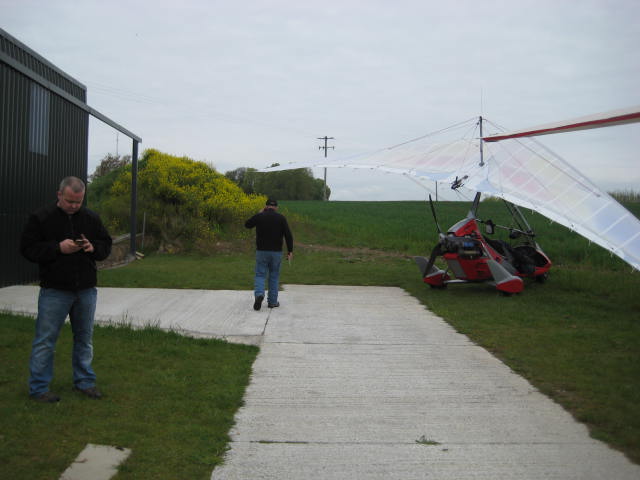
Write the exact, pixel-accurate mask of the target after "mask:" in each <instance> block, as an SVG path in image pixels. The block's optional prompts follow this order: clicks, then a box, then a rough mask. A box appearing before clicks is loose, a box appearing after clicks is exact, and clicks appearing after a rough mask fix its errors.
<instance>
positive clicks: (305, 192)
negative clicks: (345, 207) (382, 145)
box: [225, 163, 331, 200]
mask: <svg viewBox="0 0 640 480" xmlns="http://www.w3.org/2000/svg"><path fill="white" fill-rule="evenodd" d="M271 166H272V167H276V166H278V164H277V163H274V164H273V165H271ZM225 176H226V177H227V178H229V179H230V180H232V181H233V182H235V183H236V184H237V185H238V186H239V187H240V188H242V189H243V190H244V191H245V193H255V194H263V195H266V196H268V197H273V198H277V199H278V200H323V199H324V197H323V193H324V181H323V180H322V179H319V178H314V177H313V173H312V171H311V169H310V168H300V169H296V170H284V171H280V172H268V173H263V172H258V171H257V170H256V169H254V168H246V167H240V168H236V169H235V170H231V171H229V172H227V173H225ZM330 195H331V190H330V189H329V188H328V187H327V199H328V198H329V196H330Z"/></svg>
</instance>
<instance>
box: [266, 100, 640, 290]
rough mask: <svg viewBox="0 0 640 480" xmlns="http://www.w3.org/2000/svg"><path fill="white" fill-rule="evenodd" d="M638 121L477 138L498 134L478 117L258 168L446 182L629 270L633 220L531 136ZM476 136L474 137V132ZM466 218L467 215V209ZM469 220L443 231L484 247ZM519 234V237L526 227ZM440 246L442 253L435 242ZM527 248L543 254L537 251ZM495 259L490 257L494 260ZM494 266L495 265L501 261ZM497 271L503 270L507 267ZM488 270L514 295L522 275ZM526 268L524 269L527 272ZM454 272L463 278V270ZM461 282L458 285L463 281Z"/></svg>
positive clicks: (635, 233)
mask: <svg viewBox="0 0 640 480" xmlns="http://www.w3.org/2000/svg"><path fill="white" fill-rule="evenodd" d="M638 121H640V106H638V107H633V108H627V109H623V110H616V111H612V112H605V113H599V114H595V115H590V116H587V117H581V118H577V119H572V120H567V121H563V122H557V123H553V124H548V125H541V126H539V127H533V128H528V129H525V130H519V131H514V132H508V133H500V134H496V135H490V136H484V135H483V126H484V125H485V122H486V123H488V124H489V125H490V126H492V127H494V128H498V129H500V127H498V126H497V125H495V124H493V123H492V122H488V121H487V120H486V119H484V118H482V117H479V118H474V119H471V120H468V121H466V122H461V123H459V124H457V125H454V126H452V127H449V128H447V129H443V130H440V131H438V132H435V134H427V135H424V136H422V137H419V138H416V139H413V140H409V141H407V142H404V143H401V144H398V145H394V146H392V147H388V148H383V149H380V150H377V151H374V152H369V153H365V154H362V155H357V156H352V157H349V158H338V159H330V160H328V159H326V158H319V159H318V160H313V161H308V162H296V163H290V164H286V165H279V166H276V167H270V168H265V169H263V170H261V171H263V172H270V171H277V170H292V169H296V168H323V167H324V168H328V167H333V168H336V167H337V168H340V167H342V168H345V167H346V168H355V169H376V170H380V171H384V172H390V173H397V174H401V175H404V176H406V177H407V178H409V179H411V180H413V181H415V182H417V183H419V184H421V185H423V186H424V183H423V182H425V181H427V182H429V183H431V182H436V185H437V184H446V185H448V186H450V187H451V188H452V189H453V190H454V191H461V190H470V191H471V192H472V193H474V194H476V201H474V204H477V200H478V199H479V196H477V193H481V194H484V195H490V196H493V197H498V198H502V199H503V200H505V201H506V202H508V203H509V204H512V205H514V206H520V207H524V208H528V209H531V210H534V211H536V212H538V213H540V214H542V215H544V216H546V217H547V218H549V219H551V220H552V221H555V222H557V223H560V224H561V225H564V226H565V227H568V228H569V229H570V230H572V231H575V232H577V233H578V234H580V235H582V236H583V237H585V238H587V239H588V240H590V241H592V242H594V243H596V244H597V245H600V246H601V247H603V248H605V249H607V250H609V251H610V252H612V253H613V254H615V255H617V256H618V257H620V258H621V259H622V260H624V261H625V262H627V263H628V264H629V265H631V267H632V268H633V269H634V270H638V269H640V221H639V220H638V219H637V218H636V217H635V216H634V215H633V214H632V213H631V212H629V211H628V210H627V209H625V208H624V207H623V206H622V205H620V204H619V203H618V202H617V201H616V200H615V199H614V198H612V197H611V196H610V195H608V194H607V193H605V192H603V191H601V190H600V189H599V188H598V187H597V186H596V185H595V184H594V183H593V182H591V181H590V180H589V179H588V178H586V177H585V176H584V175H583V174H582V173H580V172H579V171H578V170H577V169H575V168H574V167H572V166H571V165H570V164H568V163H567V162H566V161H565V160H563V159H562V158H561V157H560V156H558V155H557V154H555V153H554V152H552V151H551V150H550V149H548V148H547V147H545V146H544V145H542V144H541V143H540V142H538V141H537V140H536V139H535V138H534V137H535V136H538V135H546V134H552V133H560V132H570V131H575V130H581V129H590V128H600V127H606V126H612V125H620V124H624V123H631V122H638ZM463 129H464V130H466V135H463V136H462V137H461V138H456V139H454V140H451V141H447V142H444V143H433V137H435V136H436V134H438V135H440V134H442V133H444V132H448V133H451V132H459V131H460V130H463ZM478 130H479V135H478V134H477V133H476V132H477V131H478ZM500 130H504V129H500ZM476 210H477V208H476ZM472 212H474V209H473V208H472ZM475 215H476V214H475V213H472V214H471V213H470V217H469V220H473V222H470V221H467V219H465V220H463V221H462V222H464V224H462V225H459V224H457V226H458V227H459V228H457V229H454V227H456V226H454V227H452V228H451V229H450V230H454V231H458V230H460V233H461V234H462V237H464V231H465V230H464V229H465V228H468V229H469V232H471V231H474V232H475V236H476V237H477V238H480V237H482V238H483V239H484V240H485V241H486V238H484V237H483V236H482V235H481V233H480V231H479V229H477V222H475V220H476V217H475ZM474 223H475V227H474V226H473V225H474ZM469 225H470V226H469ZM521 231H523V232H526V228H525V229H522V230H521ZM454 236H455V235H454ZM485 243H486V245H485ZM439 244H440V245H441V249H443V248H444V245H443V242H442V237H441V238H440V242H439ZM481 244H482V245H479V247H480V254H483V255H485V256H486V257H487V259H490V258H492V257H491V254H492V250H493V252H495V253H500V252H497V247H496V248H491V245H490V242H488V241H486V242H481ZM530 246H531V247H532V248H534V249H535V250H536V251H539V252H542V251H541V250H540V249H539V247H536V246H535V245H530ZM436 248H437V246H436ZM541 254H542V253H541ZM443 255H446V253H443ZM432 256H433V252H432ZM534 256H535V255H534ZM502 257H505V255H502ZM545 257H546V256H545ZM495 258H496V257H495V255H494V256H493V259H494V261H495ZM445 259H446V256H445ZM547 261H548V259H546V261H543V259H542V258H541V257H537V260H536V261H534V264H535V266H536V268H538V270H534V272H533V273H532V274H529V275H533V277H534V278H535V277H538V278H539V279H542V278H546V277H545V275H546V273H547V271H548V268H547V267H549V266H550V262H548V263H547ZM429 263H430V261H429V260H426V261H424V260H421V261H418V264H419V266H420V267H421V271H422V273H423V277H424V280H425V282H426V283H428V284H430V285H433V283H431V281H428V278H429V277H430V276H432V274H433V271H432V269H433V268H435V267H434V266H433V265H429ZM496 263H498V264H502V262H501V261H497V262H496ZM501 266H502V267H505V266H506V264H505V265H501ZM427 267H429V268H427ZM487 268H488V270H489V272H490V276H489V275H488V276H487V277H488V278H483V279H482V280H489V281H493V282H495V283H496V286H497V287H498V289H499V290H500V286H499V285H500V284H501V283H502V284H503V285H504V288H503V289H502V290H501V291H504V292H505V293H514V292H515V291H519V290H518V288H519V287H513V285H514V284H516V283H518V282H517V281H514V278H511V277H516V278H520V277H522V276H525V275H522V274H527V272H522V271H518V270H517V269H516V270H515V272H514V271H509V269H505V270H507V273H508V274H509V276H504V273H503V272H498V273H496V272H492V271H491V262H489V264H487ZM527 268H528V269H529V270H530V268H529V267H527ZM444 273H445V275H446V272H444ZM457 273H462V270H460V271H459V272H457ZM455 274H456V272H454V275H455ZM519 274H520V275H519ZM438 275H440V279H442V281H443V282H445V281H448V280H446V279H445V277H444V276H443V275H442V274H438ZM496 277H497V278H496ZM436 279H437V276H436V277H434V278H433V279H432V281H434V282H438V281H440V280H436ZM462 279H463V280H464V277H463V278H462ZM468 279H469V277H468V276H467V280H468ZM505 279H506V280H505ZM508 282H511V283H508ZM507 285H508V286H507ZM520 290H521V288H520Z"/></svg>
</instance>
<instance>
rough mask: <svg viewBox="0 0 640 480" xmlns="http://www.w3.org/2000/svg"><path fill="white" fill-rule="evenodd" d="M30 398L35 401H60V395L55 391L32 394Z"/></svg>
mask: <svg viewBox="0 0 640 480" xmlns="http://www.w3.org/2000/svg"><path fill="white" fill-rule="evenodd" d="M31 400H35V401H36V402H41V403H56V402H59V401H60V397H59V396H58V395H56V394H55V393H51V392H44V393H41V394H40V395H32V396H31Z"/></svg>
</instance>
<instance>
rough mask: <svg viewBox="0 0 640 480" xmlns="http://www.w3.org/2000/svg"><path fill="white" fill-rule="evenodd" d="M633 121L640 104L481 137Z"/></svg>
mask: <svg viewBox="0 0 640 480" xmlns="http://www.w3.org/2000/svg"><path fill="white" fill-rule="evenodd" d="M633 122H640V106H636V107H631V108H625V109H622V110H613V111H610V112H603V113H597V114H594V115H589V116H586V117H580V118H573V119H571V120H565V121H563V122H555V123H548V124H546V125H538V126H537V127H530V128H526V129H524V130H516V131H513V132H507V133H501V134H499V135H491V136H488V137H483V140H484V141H485V142H499V141H500V140H506V139H509V138H520V137H534V136H537V135H548V134H550V133H561V132H573V131H575V130H588V129H590V128H601V127H610V126H613V125H622V124H625V123H633Z"/></svg>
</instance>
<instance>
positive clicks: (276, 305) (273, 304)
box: [267, 302, 280, 308]
mask: <svg viewBox="0 0 640 480" xmlns="http://www.w3.org/2000/svg"><path fill="white" fill-rule="evenodd" d="M279 306H280V302H276V303H270V304H268V305H267V307H269V308H276V307H279Z"/></svg>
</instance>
